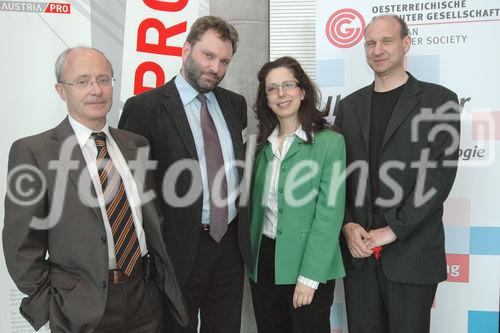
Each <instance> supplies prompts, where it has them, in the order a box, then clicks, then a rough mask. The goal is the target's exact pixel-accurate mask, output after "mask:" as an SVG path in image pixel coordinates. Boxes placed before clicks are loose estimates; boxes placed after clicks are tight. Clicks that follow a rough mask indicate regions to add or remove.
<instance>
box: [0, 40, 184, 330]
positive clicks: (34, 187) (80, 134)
mask: <svg viewBox="0 0 500 333" xmlns="http://www.w3.org/2000/svg"><path fill="white" fill-rule="evenodd" d="M56 77H57V84H56V86H55V88H56V90H57V92H58V93H59V95H60V97H61V99H62V100H64V101H65V102H66V104H67V109H68V117H66V118H65V119H64V120H63V121H62V122H61V123H60V124H59V125H58V126H57V127H55V128H53V129H51V130H48V131H46V132H44V133H41V134H38V135H34V136H31V137H27V138H23V139H20V140H18V141H16V142H14V144H13V145H12V148H11V151H10V155H9V178H8V179H9V181H8V185H9V187H8V193H7V196H6V199H5V220H4V229H3V235H2V236H3V246H4V253H5V260H6V263H7V268H8V270H9V273H10V274H11V276H12V278H13V280H14V282H15V283H16V285H17V286H18V287H19V289H20V290H21V291H22V292H24V293H26V294H27V295H28V296H27V297H26V298H24V299H23V300H22V303H21V307H20V311H21V314H22V315H23V316H24V317H25V318H26V320H28V322H29V323H30V324H31V325H32V326H33V328H35V329H36V330H38V329H39V328H40V327H41V326H42V325H44V324H45V323H46V322H47V321H49V325H50V329H51V331H53V332H161V331H162V327H163V317H164V312H165V311H163V309H164V306H165V305H166V304H168V306H169V307H170V308H171V310H172V312H173V313H174V314H175V316H176V318H178V320H180V322H181V323H183V324H186V322H187V314H186V309H185V304H184V300H183V297H182V293H181V291H180V289H179V286H178V284H177V281H176V278H175V274H174V271H173V268H172V265H171V263H170V260H169V257H168V255H167V252H166V250H165V245H164V242H163V240H162V238H161V223H162V218H161V217H160V216H159V214H158V212H157V210H156V207H155V205H154V203H153V202H152V201H149V202H146V201H144V200H143V196H142V190H144V189H145V188H146V187H147V186H146V187H145V186H144V184H142V181H141V182H136V180H135V179H134V176H133V175H132V172H131V170H130V169H129V166H128V161H131V160H134V159H135V158H136V155H137V153H138V151H139V150H140V149H141V148H142V149H147V146H148V142H147V140H146V139H145V138H144V137H141V136H139V135H137V134H133V133H130V132H127V131H123V130H117V129H114V128H111V127H109V126H108V124H107V123H106V114H107V113H108V112H109V110H110V108H111V103H112V94H113V85H112V83H113V70H112V67H111V64H110V62H109V61H108V59H107V58H106V57H105V56H104V55H103V54H102V53H101V52H100V51H98V50H96V49H93V48H86V47H79V48H72V49H67V50H66V51H64V52H63V53H62V54H61V55H60V56H59V58H58V59H57V62H56ZM145 156H146V157H147V155H145ZM136 164H140V163H136ZM20 171H22V172H20ZM134 171H135V175H145V170H142V171H141V170H140V169H136V170H134ZM33 172H34V173H33ZM35 175H36V176H37V177H35ZM142 178H144V177H142ZM29 193H35V194H37V195H38V196H37V198H32V199H33V200H30V201H28V200H20V199H21V198H22V197H23V196H24V197H25V199H27V198H26V194H29Z"/></svg>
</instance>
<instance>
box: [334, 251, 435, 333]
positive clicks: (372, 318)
mask: <svg viewBox="0 0 500 333" xmlns="http://www.w3.org/2000/svg"><path fill="white" fill-rule="evenodd" d="M346 269H347V275H346V277H345V278H344V289H345V298H346V310H347V324H348V327H349V333H428V332H429V327H430V313H431V307H432V303H433V301H434V296H435V295H436V289H437V284H423V285H416V284H408V283H398V282H392V281H389V280H387V278H386V277H385V275H384V272H383V268H382V263H381V261H378V260H376V259H374V258H373V257H370V258H367V260H366V262H365V264H364V265H363V267H362V268H361V269H358V268H355V267H346Z"/></svg>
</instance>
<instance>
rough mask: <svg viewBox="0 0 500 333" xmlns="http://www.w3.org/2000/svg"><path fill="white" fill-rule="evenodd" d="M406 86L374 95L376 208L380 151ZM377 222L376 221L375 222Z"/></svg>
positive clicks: (372, 181) (372, 126)
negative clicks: (388, 125) (390, 120)
mask: <svg viewBox="0 0 500 333" xmlns="http://www.w3.org/2000/svg"><path fill="white" fill-rule="evenodd" d="M404 86H405V85H404V84H403V85H401V86H399V87H397V88H396V89H393V90H389V91H385V92H376V91H373V93H372V106H371V115H370V152H369V154H370V156H369V161H368V163H369V169H370V190H371V191H370V192H371V197H372V204H373V207H376V205H375V200H376V198H378V197H379V194H380V193H379V183H380V177H379V168H380V150H381V148H382V142H383V140H384V135H385V130H386V128H387V124H388V123H389V119H390V118H391V115H392V111H393V110H394V107H395V106H396V103H397V102H398V100H399V96H400V95H401V91H402V90H403V87H404ZM374 222H375V221H374Z"/></svg>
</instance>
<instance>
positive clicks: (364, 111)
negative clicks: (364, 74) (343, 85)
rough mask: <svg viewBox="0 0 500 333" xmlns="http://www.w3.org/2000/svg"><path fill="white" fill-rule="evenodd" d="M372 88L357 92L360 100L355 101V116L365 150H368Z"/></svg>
mask: <svg viewBox="0 0 500 333" xmlns="http://www.w3.org/2000/svg"><path fill="white" fill-rule="evenodd" d="M373 86H374V85H373V84H371V85H370V86H368V87H366V88H365V89H363V90H362V91H361V92H359V95H360V98H357V99H356V115H357V116H358V120H359V125H360V128H361V133H362V135H363V141H364V143H365V148H366V150H368V148H369V145H368V142H369V137H370V119H371V116H370V114H371V108H372V105H371V103H372V91H373Z"/></svg>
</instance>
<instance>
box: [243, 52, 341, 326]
mask: <svg viewBox="0 0 500 333" xmlns="http://www.w3.org/2000/svg"><path fill="white" fill-rule="evenodd" d="M258 79H259V89H258V93H257V102H256V104H255V106H254V110H255V112H256V114H257V118H258V120H259V135H258V139H257V141H258V147H259V149H258V154H257V156H256V160H255V167H254V175H253V183H252V192H251V193H252V197H251V198H252V199H251V214H252V215H251V221H252V224H251V231H250V232H251V243H252V250H253V254H254V260H255V261H254V262H255V267H256V269H255V270H254V272H253V273H251V274H250V286H251V290H252V299H253V307H254V312H255V317H256V322H257V328H258V330H259V332H260V333H266V332H270V333H271V332H272V333H277V332H278V333H279V332H283V333H284V332H286V333H289V332H294V333H296V332H307V333H310V332H314V333H321V332H325V333H327V332H330V308H331V306H332V303H333V291H334V288H335V279H336V278H341V277H343V276H344V275H345V272H344V267H343V264H342V257H341V253H340V248H339V233H340V229H341V226H342V219H343V216H344V197H345V186H344V179H343V172H344V169H345V146H344V139H343V137H342V136H341V135H340V134H338V133H336V132H334V131H333V130H332V129H331V127H330V125H329V124H328V123H327V122H326V120H325V119H324V118H323V115H322V113H321V112H320V111H319V110H318V105H319V91H318V89H317V87H316V86H315V85H314V83H313V82H312V81H311V80H310V79H309V77H308V76H307V75H306V73H305V72H304V70H303V69H302V67H301V66H300V64H299V63H298V62H297V61H296V60H295V59H293V58H290V57H282V58H279V59H276V60H274V61H272V62H269V63H267V64H265V65H264V66H263V67H262V69H261V70H260V72H259V74H258Z"/></svg>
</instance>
